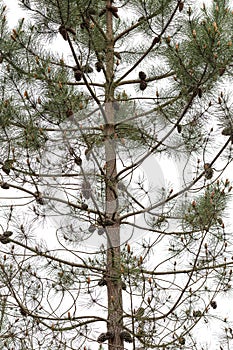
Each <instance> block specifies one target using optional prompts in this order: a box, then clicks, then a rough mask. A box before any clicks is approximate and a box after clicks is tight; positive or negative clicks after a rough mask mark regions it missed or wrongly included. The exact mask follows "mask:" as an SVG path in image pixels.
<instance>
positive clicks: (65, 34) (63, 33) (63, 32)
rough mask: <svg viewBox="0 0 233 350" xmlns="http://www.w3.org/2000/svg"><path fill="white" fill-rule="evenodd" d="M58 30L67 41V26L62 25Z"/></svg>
mask: <svg viewBox="0 0 233 350" xmlns="http://www.w3.org/2000/svg"><path fill="white" fill-rule="evenodd" d="M58 30H59V33H60V34H61V36H62V37H63V39H64V40H66V41H67V40H68V34H67V31H66V28H65V26H63V25H61V26H60V27H59V29H58Z"/></svg>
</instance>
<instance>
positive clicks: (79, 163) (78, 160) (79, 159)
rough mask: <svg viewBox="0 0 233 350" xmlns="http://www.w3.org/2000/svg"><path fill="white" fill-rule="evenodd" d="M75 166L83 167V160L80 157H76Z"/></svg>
mask: <svg viewBox="0 0 233 350" xmlns="http://www.w3.org/2000/svg"><path fill="white" fill-rule="evenodd" d="M74 162H75V164H77V165H78V166H81V165H82V158H80V157H75V159H74Z"/></svg>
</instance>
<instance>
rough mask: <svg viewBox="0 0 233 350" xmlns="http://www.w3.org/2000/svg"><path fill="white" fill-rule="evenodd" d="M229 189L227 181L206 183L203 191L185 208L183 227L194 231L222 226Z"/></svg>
mask: <svg viewBox="0 0 233 350" xmlns="http://www.w3.org/2000/svg"><path fill="white" fill-rule="evenodd" d="M229 191H231V187H230V184H229V181H226V182H219V181H217V182H216V184H212V185H208V186H207V187H206V190H205V193H204V194H203V195H200V196H198V197H197V198H196V199H195V200H193V202H192V204H191V205H189V206H188V208H187V209H186V214H185V216H184V227H186V226H187V227H188V228H189V229H190V228H191V229H193V230H194V231H203V230H207V231H208V230H209V229H210V228H211V227H216V226H217V227H218V226H220V227H224V226H223V225H224V224H223V220H222V214H223V212H224V210H225V209H226V205H227V199H228V196H229V194H228V192H229Z"/></svg>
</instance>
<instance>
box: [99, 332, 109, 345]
mask: <svg viewBox="0 0 233 350" xmlns="http://www.w3.org/2000/svg"><path fill="white" fill-rule="evenodd" d="M106 340H107V338H106V333H101V334H100V335H99V336H98V338H97V342H98V343H104V342H105V341H106Z"/></svg>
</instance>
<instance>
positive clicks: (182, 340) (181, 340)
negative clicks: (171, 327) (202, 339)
mask: <svg viewBox="0 0 233 350" xmlns="http://www.w3.org/2000/svg"><path fill="white" fill-rule="evenodd" d="M178 341H179V343H180V345H184V344H185V338H184V337H179V338H178Z"/></svg>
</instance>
